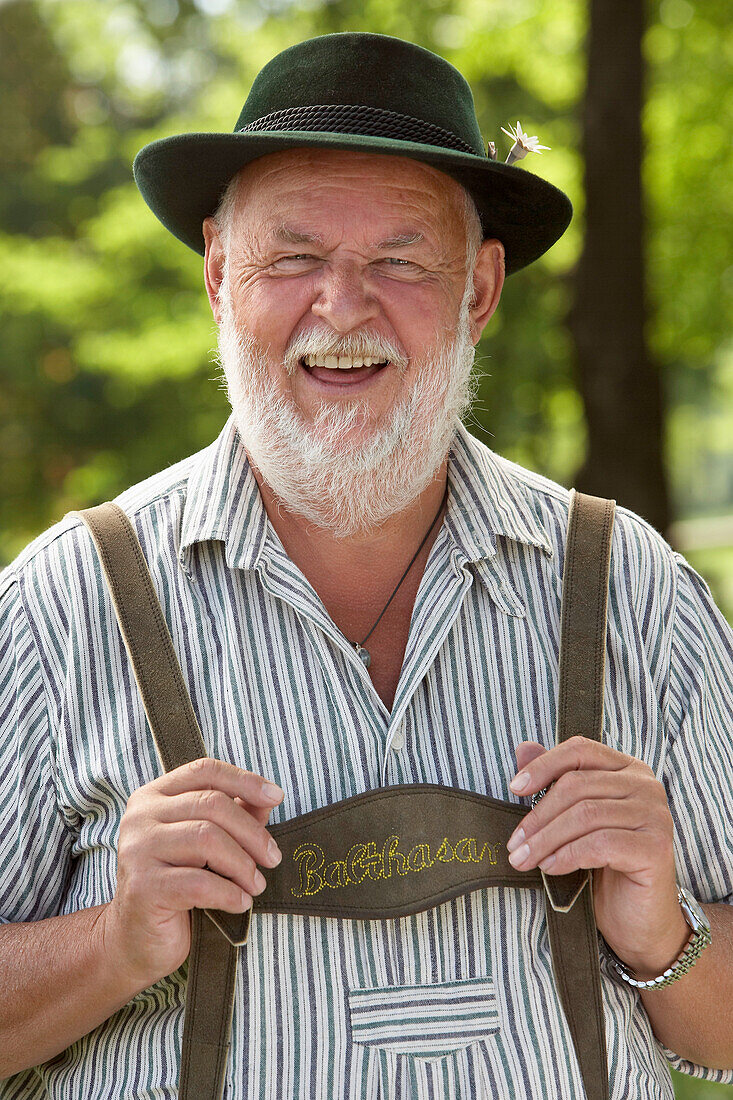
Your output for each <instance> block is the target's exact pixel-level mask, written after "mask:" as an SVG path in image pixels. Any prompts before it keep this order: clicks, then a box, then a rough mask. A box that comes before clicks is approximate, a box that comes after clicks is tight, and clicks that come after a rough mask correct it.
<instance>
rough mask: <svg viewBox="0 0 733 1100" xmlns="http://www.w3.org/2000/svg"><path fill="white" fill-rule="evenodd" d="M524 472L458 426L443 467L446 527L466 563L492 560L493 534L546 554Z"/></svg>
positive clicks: (547, 548) (548, 551)
mask: <svg viewBox="0 0 733 1100" xmlns="http://www.w3.org/2000/svg"><path fill="white" fill-rule="evenodd" d="M524 473H525V471H523V470H522V469H521V467H519V466H515V465H514V463H512V462H508V461H507V460H506V459H505V458H501V457H500V456H499V455H496V454H494V452H493V451H491V450H489V448H488V447H486V446H484V445H483V444H482V443H479V441H478V440H477V439H475V438H474V437H473V436H472V435H471V433H470V432H469V431H468V429H467V428H466V427H465V426H464V425H463V424H459V426H458V430H457V431H456V434H455V436H454V439H453V445H452V447H451V455H450V462H449V465H448V479H449V482H450V488H451V500H450V504H449V508H448V513H447V516H446V524H447V526H448V527H449V528H450V529H451V533H452V534H453V537H454V539H455V541H456V543H457V544H458V546H459V547H460V548H461V549H462V550H463V552H464V553H465V555H466V558H467V560H468V561H481V560H482V559H485V558H491V557H494V555H495V554H496V538H497V536H501V537H504V538H508V539H512V540H513V541H515V542H522V543H525V544H526V545H528V546H534V547H536V548H537V549H539V550H542V551H543V552H544V553H545V554H547V555H548V556H552V552H553V551H552V545H551V543H550V540H549V538H548V535H547V532H546V531H545V530H544V528H543V527H542V525H541V523H540V520H539V518H538V516H537V514H536V511H535V507H534V505H533V501H532V493H531V489H530V487H529V485H528V484H527V482H526V480H525V478H524V477H523V476H522V474H524Z"/></svg>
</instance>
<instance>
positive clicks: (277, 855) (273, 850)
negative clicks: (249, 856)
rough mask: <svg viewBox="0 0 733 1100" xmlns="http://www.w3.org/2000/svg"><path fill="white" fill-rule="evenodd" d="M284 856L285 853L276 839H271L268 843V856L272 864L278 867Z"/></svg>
mask: <svg viewBox="0 0 733 1100" xmlns="http://www.w3.org/2000/svg"><path fill="white" fill-rule="evenodd" d="M282 857H283V854H282V852H281V851H280V849H279V848H278V846H277V844H276V843H275V841H274V840H270V843H269V844H268V845H267V858H268V859H269V861H270V863H271V864H272V866H273V867H277V865H278V863H279V862H280V860H281V859H282Z"/></svg>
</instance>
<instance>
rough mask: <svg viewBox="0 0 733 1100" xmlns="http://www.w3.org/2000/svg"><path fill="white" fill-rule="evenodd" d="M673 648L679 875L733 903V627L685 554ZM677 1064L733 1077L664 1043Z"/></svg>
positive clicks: (722, 1078)
mask: <svg viewBox="0 0 733 1100" xmlns="http://www.w3.org/2000/svg"><path fill="white" fill-rule="evenodd" d="M675 559H676V566H677V594H676V608H675V619H674V627H673V637H672V648H671V653H670V658H671V661H670V681H669V697H668V730H669V743H668V745H669V747H668V753H667V759H666V764H665V768H664V775H663V782H664V784H665V787H666V790H667V797H668V799H669V805H670V809H671V812H672V817H673V819H674V825H675V839H676V848H675V858H676V862H677V875H678V878H679V881H680V882H681V883H682V884H683V885H684V886H686V887H687V888H688V889H689V890H690V892H691V893H692V894H693V896H694V897H696V898H697V899H698V900H699V901H701V902H724V903H727V904H729V905H733V830H732V829H731V822H732V821H733V631H731V628H730V626H729V625H728V623H727V622H726V621H725V619H724V617H723V615H722V614H721V612H720V610H719V609H718V608H717V607H716V605H715V603H714V601H713V598H712V596H711V593H710V589H709V588H708V586H707V584H706V583H705V581H704V580H703V579H702V577H701V576H700V575H699V574H698V573H696V572H695V570H694V569H693V568H692V567H691V566H690V565H689V564H688V563H687V562H686V561H685V559H684V558H683V557H682V556H681V555H679V554H676V555H675ZM662 1050H663V1052H664V1054H665V1056H666V1057H667V1059H668V1061H669V1062H670V1064H671V1065H672V1066H673V1067H674V1068H675V1069H678V1070H680V1071H681V1072H683V1073H687V1074H690V1075H691V1076H693V1077H699V1078H704V1079H705V1080H707V1081H719V1082H728V1083H733V1069H730V1070H713V1069H709V1068H707V1067H705V1066H699V1065H697V1064H695V1063H693V1062H688V1061H686V1060H684V1059H682V1058H679V1057H678V1056H677V1055H676V1054H675V1053H674V1051H671V1050H669V1049H667V1048H666V1047H662Z"/></svg>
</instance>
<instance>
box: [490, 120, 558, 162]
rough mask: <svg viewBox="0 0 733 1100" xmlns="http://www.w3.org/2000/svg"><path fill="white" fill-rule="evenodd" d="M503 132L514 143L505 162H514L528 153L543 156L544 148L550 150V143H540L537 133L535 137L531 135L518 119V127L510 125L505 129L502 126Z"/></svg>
mask: <svg viewBox="0 0 733 1100" xmlns="http://www.w3.org/2000/svg"><path fill="white" fill-rule="evenodd" d="M501 132H502V133H503V134H506V136H507V137H510V138H511V139H512V141H513V142H514V144H513V145H512V147H511V149H510V150H509V156H508V157H507V158H506V160H505V161H504V163H505V164H513V163H514V161H515V160H523V159H524V158H525V157H526V155H527V153H539V154H540V156H542V150H543V149H546V150H547V151H548V152H549V150H550V146H549V145H540V144H539V138H538V137H537V135H536V134H535V135H534V137H529V136H528V135H527V134H525V132H524V130H523V129H522V124H521V122H519V120H517V128H516V130H515V129H514V127H513V126H510V127H509V129H508V130H505V129H504V127H503V126H502V128H501Z"/></svg>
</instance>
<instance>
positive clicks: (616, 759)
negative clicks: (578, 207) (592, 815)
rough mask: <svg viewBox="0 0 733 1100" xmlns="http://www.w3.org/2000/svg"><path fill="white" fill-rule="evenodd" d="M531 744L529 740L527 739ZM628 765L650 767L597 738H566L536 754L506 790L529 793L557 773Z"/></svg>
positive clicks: (613, 769) (539, 788)
mask: <svg viewBox="0 0 733 1100" xmlns="http://www.w3.org/2000/svg"><path fill="white" fill-rule="evenodd" d="M530 744H533V742H530ZM630 766H636V767H642V768H646V770H647V771H648V772H649V774H650V775H651V774H652V772H651V769H650V768H647V766H646V764H643V763H642V761H640V760H637V759H636V758H635V757H633V756H626V755H625V754H624V753H622V752H618V751H617V750H616V749H612V748H609V746H608V745H602V744H601V743H600V742H599V741H590V740H589V739H588V738H586V737H570V738H568V740H567V741H563V742H562V744H561V745H556V746H555V747H554V748H553V749H549V750H548V751H547V752H544V753H540V754H538V755H537V756H535V758H534V759H533V760H531V761H529V762H528V763H525V764H523V765H522V766H521V770H520V771H519V772H518V773H517V774H516V775H515V776H514V779H512V781H511V783H510V784H509V789H510V790H512V791H513V792H514V793H515V794H521V795H529V794H535V793H536V792H537V791H540V790H542V788H543V787H549V785H550V784H551V783H553V782H554V781H555V780H556V779H559V778H560V776H561V775H563V774H564V773H565V772H569V771H582V770H584V769H587V768H593V769H598V770H603V771H620V770H621V769H622V768H627V767H630Z"/></svg>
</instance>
